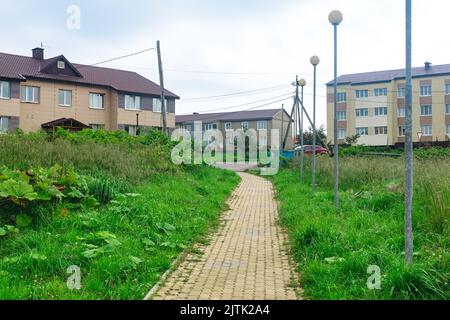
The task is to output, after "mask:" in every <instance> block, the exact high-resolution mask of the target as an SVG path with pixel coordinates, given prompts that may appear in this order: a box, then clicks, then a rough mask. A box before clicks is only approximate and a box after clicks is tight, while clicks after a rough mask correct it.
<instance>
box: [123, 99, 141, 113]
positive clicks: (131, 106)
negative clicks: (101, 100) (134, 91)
mask: <svg viewBox="0 0 450 320" xmlns="http://www.w3.org/2000/svg"><path fill="white" fill-rule="evenodd" d="M125 110H134V111H139V110H141V97H139V96H130V95H125Z"/></svg>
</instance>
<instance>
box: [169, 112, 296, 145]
mask: <svg viewBox="0 0 450 320" xmlns="http://www.w3.org/2000/svg"><path fill="white" fill-rule="evenodd" d="M289 121H292V120H291V118H290V115H289V114H288V113H287V112H286V111H285V110H282V109H272V110H253V111H238V112H226V113H211V114H199V113H194V114H191V115H180V116H176V125H177V127H178V128H184V129H187V130H188V131H190V132H192V131H193V130H194V123H195V122H202V130H203V131H207V130H220V131H221V133H222V135H223V137H224V143H223V145H227V144H233V141H226V139H227V133H228V132H232V131H235V130H239V129H244V130H245V129H254V130H256V131H257V132H261V131H266V132H267V135H266V136H267V141H264V140H263V141H262V142H261V143H262V144H264V143H266V144H267V145H268V146H270V145H271V144H272V137H271V130H272V129H276V130H279V133H280V135H279V136H280V141H279V143H280V147H281V145H282V143H283V140H284V137H285V135H286V132H288V140H287V143H286V147H285V148H286V149H292V146H293V133H292V131H293V130H292V126H290V129H289Z"/></svg>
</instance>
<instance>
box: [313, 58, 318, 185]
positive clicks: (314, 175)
mask: <svg viewBox="0 0 450 320" xmlns="http://www.w3.org/2000/svg"><path fill="white" fill-rule="evenodd" d="M319 63H320V59H319V57H318V56H312V57H311V64H312V65H313V66H314V97H313V156H312V192H313V193H314V192H316V145H317V139H316V135H317V130H316V94H317V65H318V64H319Z"/></svg>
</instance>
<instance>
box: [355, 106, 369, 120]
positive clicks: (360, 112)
mask: <svg viewBox="0 0 450 320" xmlns="http://www.w3.org/2000/svg"><path fill="white" fill-rule="evenodd" d="M368 116H369V109H368V108H361V109H356V117H357V118H360V117H368Z"/></svg>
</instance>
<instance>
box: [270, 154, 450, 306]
mask: <svg viewBox="0 0 450 320" xmlns="http://www.w3.org/2000/svg"><path fill="white" fill-rule="evenodd" d="M307 162H308V163H309V160H307ZM415 165H416V167H415V201H414V231H415V233H414V236H415V250H414V251H415V263H414V265H413V266H412V267H406V266H405V263H404V236H403V234H404V231H403V226H404V223H403V185H402V184H403V160H402V159H385V158H377V159H374V158H372V159H370V158H363V157H347V158H343V159H342V160H341V210H340V211H339V212H336V211H335V209H334V205H333V187H332V186H333V182H332V179H333V177H332V163H331V159H329V158H328V157H321V158H320V159H319V163H318V174H317V176H318V183H319V188H318V190H317V192H316V193H315V194H314V195H313V194H312V192H311V187H310V183H311V179H310V178H309V177H310V173H311V172H310V168H307V173H306V176H307V177H308V178H307V179H306V180H307V181H305V183H304V184H302V183H300V182H299V180H300V179H299V173H298V172H293V171H292V169H283V170H282V171H281V172H280V174H279V175H277V176H275V177H274V178H273V181H274V184H275V187H276V189H277V193H278V199H279V201H280V203H281V219H282V223H283V225H284V226H285V227H286V228H287V229H288V230H289V233H290V238H291V242H292V247H293V251H294V255H295V259H296V261H297V262H298V266H299V267H298V268H299V271H300V273H301V275H302V286H303V288H304V289H305V295H306V297H307V298H309V299H448V298H450V292H449V285H448V279H449V273H450V269H449V259H450V254H449V239H450V233H449V226H448V221H449V217H450V161H449V159H448V158H441V159H428V160H417V161H416V163H415ZM369 265H377V266H379V267H380V269H381V275H382V281H381V290H369V289H368V288H367V285H366V283H367V280H368V277H369V276H370V274H367V269H368V266H369Z"/></svg>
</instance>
